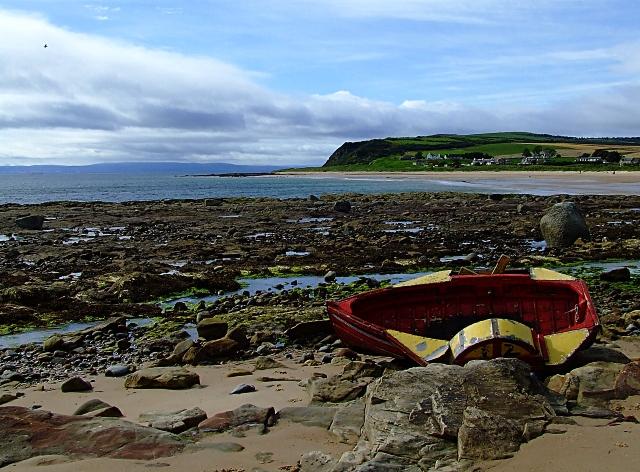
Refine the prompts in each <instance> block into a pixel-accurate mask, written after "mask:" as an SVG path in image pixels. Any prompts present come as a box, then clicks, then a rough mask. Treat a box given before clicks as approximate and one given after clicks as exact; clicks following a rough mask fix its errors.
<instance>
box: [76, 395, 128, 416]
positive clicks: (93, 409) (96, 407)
mask: <svg viewBox="0 0 640 472" xmlns="http://www.w3.org/2000/svg"><path fill="white" fill-rule="evenodd" d="M73 414H74V416H80V415H82V416H85V417H91V418H98V417H99V418H122V417H123V416H124V415H123V414H122V412H121V411H120V409H119V408H117V407H115V406H112V405H109V404H108V403H105V402H103V401H102V400H98V399H93V400H88V401H86V402H84V403H83V404H82V405H80V406H79V407H78V408H77V409H76V411H75V412H74V413H73Z"/></svg>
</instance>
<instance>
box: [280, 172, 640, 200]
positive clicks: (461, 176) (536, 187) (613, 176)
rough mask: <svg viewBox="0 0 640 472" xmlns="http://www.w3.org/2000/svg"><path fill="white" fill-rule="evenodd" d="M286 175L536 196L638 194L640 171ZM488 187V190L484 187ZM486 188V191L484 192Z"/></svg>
mask: <svg viewBox="0 0 640 472" xmlns="http://www.w3.org/2000/svg"><path fill="white" fill-rule="evenodd" d="M273 175H274V176H278V177H283V178H300V177H307V178H310V179H318V180H323V179H343V180H363V181H364V180H376V181H405V182H417V181H425V182H434V183H435V184H443V183H444V184H449V185H452V186H456V188H453V189H451V190H450V191H452V192H456V193H457V192H460V193H467V192H464V191H462V189H461V187H464V186H475V187H480V189H476V190H475V191H474V193H506V194H509V193H513V194H532V195H558V194H579V195H637V194H640V173H636V172H633V171H616V172H615V173H613V172H595V171H594V172H576V171H532V172H525V171H465V172H460V171H443V172H344V171H341V172H334V171H330V172H296V171H292V172H281V173H277V174H273ZM483 187H484V189H482V188H483ZM483 190H484V191H483Z"/></svg>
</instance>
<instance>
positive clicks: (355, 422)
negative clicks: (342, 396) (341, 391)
mask: <svg viewBox="0 0 640 472" xmlns="http://www.w3.org/2000/svg"><path fill="white" fill-rule="evenodd" d="M364 406H365V405H364V401H362V399H359V400H356V401H354V402H351V403H350V404H347V405H344V406H342V407H340V408H338V409H337V411H336V414H335V416H334V418H333V422H332V423H331V426H330V427H329V431H330V432H331V433H332V434H333V435H334V436H335V437H336V438H337V439H338V441H340V442H341V443H345V444H356V443H357V442H358V439H359V438H360V431H361V429H362V426H363V425H364Z"/></svg>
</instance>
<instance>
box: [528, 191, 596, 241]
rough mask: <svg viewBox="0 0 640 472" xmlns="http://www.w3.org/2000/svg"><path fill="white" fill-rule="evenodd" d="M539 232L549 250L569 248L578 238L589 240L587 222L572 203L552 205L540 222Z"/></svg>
mask: <svg viewBox="0 0 640 472" xmlns="http://www.w3.org/2000/svg"><path fill="white" fill-rule="evenodd" d="M540 231H541V232H542V236H543V237H544V239H545V241H546V242H547V246H548V247H550V248H563V247H569V246H571V245H572V244H573V243H574V242H576V240H577V239H578V238H581V239H583V240H585V241H589V240H590V239H591V234H590V233H589V228H588V226H587V222H586V221H585V219H584V216H583V215H582V212H581V211H580V208H578V205H576V204H575V203H573V202H562V203H556V204H555V205H553V206H552V207H551V209H549V211H547V213H546V214H545V215H544V216H543V217H542V219H541V220H540Z"/></svg>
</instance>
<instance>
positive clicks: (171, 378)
mask: <svg viewBox="0 0 640 472" xmlns="http://www.w3.org/2000/svg"><path fill="white" fill-rule="evenodd" d="M197 384H200V377H199V376H198V374H196V373H195V372H191V371H189V370H187V369H183V368H180V367H152V368H149V369H142V370H139V371H137V372H134V373H133V374H131V375H129V376H128V377H127V378H126V380H125V383H124V386H125V387H126V388H167V389H174V390H175V389H184V388H191V387H193V386H194V385H197Z"/></svg>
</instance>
